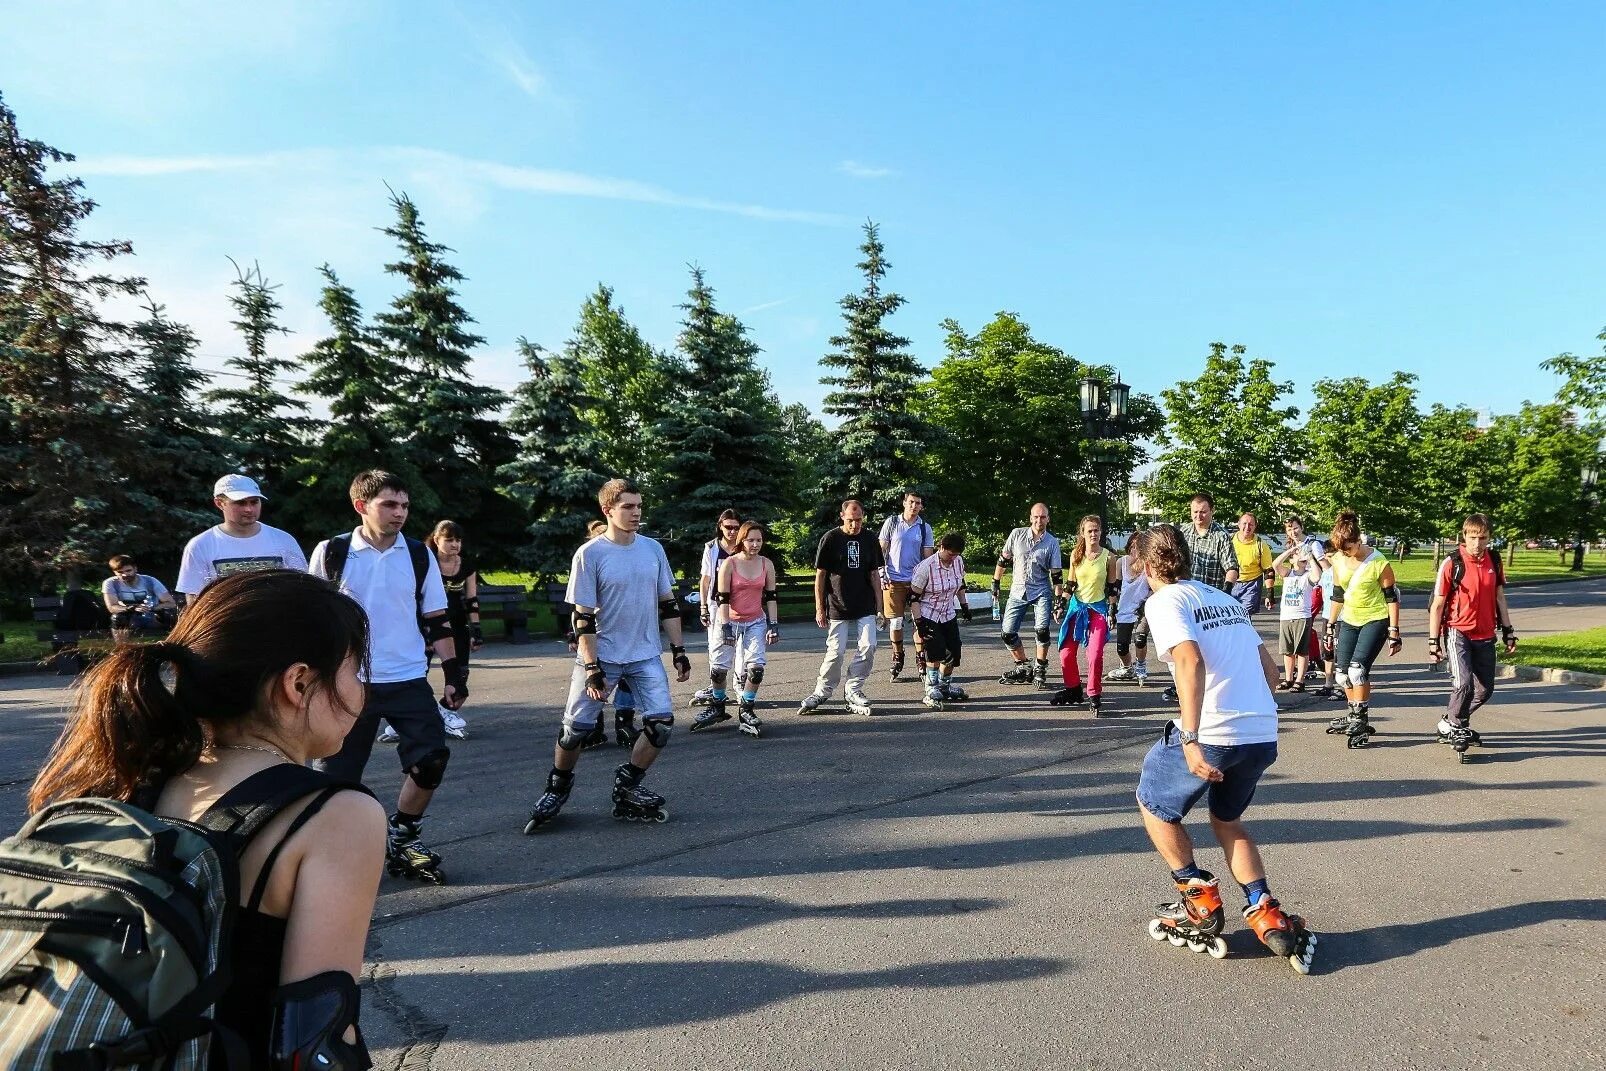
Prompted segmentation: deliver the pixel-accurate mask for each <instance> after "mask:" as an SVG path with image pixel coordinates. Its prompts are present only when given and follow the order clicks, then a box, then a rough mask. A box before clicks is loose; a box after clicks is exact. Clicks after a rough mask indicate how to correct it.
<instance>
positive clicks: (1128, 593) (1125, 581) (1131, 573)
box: [1115, 554, 1149, 625]
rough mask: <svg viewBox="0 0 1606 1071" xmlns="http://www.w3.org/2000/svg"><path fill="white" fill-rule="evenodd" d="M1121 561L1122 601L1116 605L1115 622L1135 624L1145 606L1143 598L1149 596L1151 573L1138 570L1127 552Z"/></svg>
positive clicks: (1118, 623)
mask: <svg viewBox="0 0 1606 1071" xmlns="http://www.w3.org/2000/svg"><path fill="white" fill-rule="evenodd" d="M1119 561H1120V563H1121V601H1120V602H1118V603H1116V606H1115V623H1116V624H1117V625H1135V624H1137V621H1138V611H1139V610H1141V609H1142V608H1143V600H1144V599H1147V598H1148V597H1149V574H1148V573H1140V572H1137V571H1136V570H1137V566H1135V565H1133V564H1132V559H1131V558H1129V557H1127V556H1126V555H1125V554H1123V555H1121V557H1120V559H1119Z"/></svg>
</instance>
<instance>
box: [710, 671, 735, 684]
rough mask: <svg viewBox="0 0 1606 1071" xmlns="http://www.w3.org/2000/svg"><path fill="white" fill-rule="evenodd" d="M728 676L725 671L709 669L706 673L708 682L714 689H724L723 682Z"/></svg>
mask: <svg viewBox="0 0 1606 1071" xmlns="http://www.w3.org/2000/svg"><path fill="white" fill-rule="evenodd" d="M729 675H730V671H729V670H726V669H711V670H709V671H708V680H709V682H710V683H711V684H713V686H714V687H715V688H723V687H725V680H726V678H727V677H728V676H729Z"/></svg>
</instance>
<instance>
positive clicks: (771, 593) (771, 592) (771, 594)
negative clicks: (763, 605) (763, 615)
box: [764, 588, 778, 602]
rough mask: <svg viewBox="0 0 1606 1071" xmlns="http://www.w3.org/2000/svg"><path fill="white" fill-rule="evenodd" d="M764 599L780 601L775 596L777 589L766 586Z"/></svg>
mask: <svg viewBox="0 0 1606 1071" xmlns="http://www.w3.org/2000/svg"><path fill="white" fill-rule="evenodd" d="M764 601H765V602H776V601H778V600H777V599H776V598H775V589H774V588H765V589H764Z"/></svg>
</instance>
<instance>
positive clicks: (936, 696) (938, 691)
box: [920, 684, 948, 710]
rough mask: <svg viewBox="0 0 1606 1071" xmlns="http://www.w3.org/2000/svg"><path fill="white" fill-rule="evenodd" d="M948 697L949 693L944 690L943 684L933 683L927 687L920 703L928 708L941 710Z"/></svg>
mask: <svg viewBox="0 0 1606 1071" xmlns="http://www.w3.org/2000/svg"><path fill="white" fill-rule="evenodd" d="M947 698H948V697H947V695H946V694H945V693H944V692H943V690H942V685H940V684H933V685H931V686H929V687H928V688H927V689H926V694H925V697H924V698H923V699H921V700H920V705H921V706H923V707H925V708H926V709H927V710H941V709H942V708H943V703H944V701H945V700H946V699H947Z"/></svg>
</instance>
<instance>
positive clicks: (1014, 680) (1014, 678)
mask: <svg viewBox="0 0 1606 1071" xmlns="http://www.w3.org/2000/svg"><path fill="white" fill-rule="evenodd" d="M1036 679H1037V678H1036V677H1035V676H1034V675H1033V673H1032V667H1031V666H1029V665H1027V664H1026V663H1025V662H1016V663H1015V664H1014V665H1013V666H1010V667H1009V671H1008V672H1006V673H1005V674H1004V675H1003V676H1001V677H999V678H998V683H999V684H1020V685H1029V684H1031V683H1033V682H1034V681H1035V680H1036Z"/></svg>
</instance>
